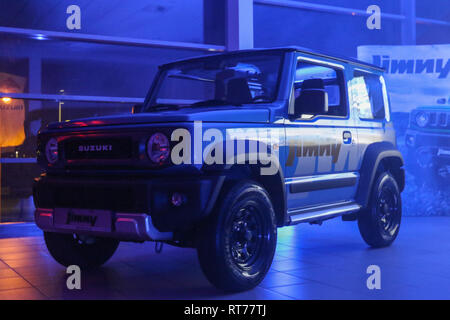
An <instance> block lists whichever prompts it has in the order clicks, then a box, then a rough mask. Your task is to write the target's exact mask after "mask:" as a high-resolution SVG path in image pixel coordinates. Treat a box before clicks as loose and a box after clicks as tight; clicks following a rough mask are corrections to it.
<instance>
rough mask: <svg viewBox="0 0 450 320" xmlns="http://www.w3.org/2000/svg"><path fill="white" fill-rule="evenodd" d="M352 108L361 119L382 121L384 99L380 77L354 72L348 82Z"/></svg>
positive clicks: (383, 116)
mask: <svg viewBox="0 0 450 320" xmlns="http://www.w3.org/2000/svg"><path fill="white" fill-rule="evenodd" d="M350 92H351V96H352V104H353V107H355V108H357V109H358V111H359V117H360V118H361V119H384V118H385V101H384V100H385V99H384V95H383V84H382V82H381V80H380V76H378V75H375V74H370V73H366V72H360V71H355V73H354V77H353V79H352V80H351V81H350Z"/></svg>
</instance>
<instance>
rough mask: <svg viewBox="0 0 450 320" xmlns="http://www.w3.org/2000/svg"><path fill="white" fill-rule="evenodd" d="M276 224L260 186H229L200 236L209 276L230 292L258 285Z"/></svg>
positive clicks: (265, 268)
mask: <svg viewBox="0 0 450 320" xmlns="http://www.w3.org/2000/svg"><path fill="white" fill-rule="evenodd" d="M276 228H277V227H276V223H275V212H274V210H273V207H272V203H271V201H270V198H269V196H268V194H267V192H266V191H265V190H264V189H263V188H262V187H261V186H259V185H257V184H255V183H251V182H249V183H239V184H237V185H235V186H234V187H232V188H231V190H230V191H229V192H228V193H227V194H226V196H225V198H224V199H223V201H221V204H220V205H219V207H218V208H217V210H216V212H215V213H214V214H213V215H212V216H211V218H210V219H209V221H208V222H207V223H206V224H205V225H204V226H203V230H202V232H201V236H200V239H199V243H198V257H199V261H200V265H201V267H202V270H203V272H204V273H205V275H206V277H207V278H208V280H209V281H210V282H211V283H212V284H213V285H215V286H216V287H218V288H220V289H222V290H225V291H231V292H237V291H244V290H249V289H252V288H254V287H255V286H257V285H258V284H259V283H260V282H261V281H262V280H263V279H264V277H265V275H266V273H267V271H268V270H269V268H270V266H271V264H272V260H273V255H274V253H275V247H276V241H277V229H276Z"/></svg>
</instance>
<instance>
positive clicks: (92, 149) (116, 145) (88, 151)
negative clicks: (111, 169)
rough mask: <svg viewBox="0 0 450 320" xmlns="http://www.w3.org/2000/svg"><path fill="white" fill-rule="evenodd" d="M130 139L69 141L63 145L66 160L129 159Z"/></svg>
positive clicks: (130, 150)
mask: <svg viewBox="0 0 450 320" xmlns="http://www.w3.org/2000/svg"><path fill="white" fill-rule="evenodd" d="M132 149H133V148H132V141H131V138H102V139H70V140H68V141H67V142H65V144H64V154H65V158H66V160H85V159H90V160H109V159H129V158H131V156H132Z"/></svg>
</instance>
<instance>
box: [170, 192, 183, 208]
mask: <svg viewBox="0 0 450 320" xmlns="http://www.w3.org/2000/svg"><path fill="white" fill-rule="evenodd" d="M185 200H186V197H185V196H184V195H183V194H181V193H178V192H175V193H173V194H172V197H171V201H172V204H173V205H174V206H175V207H179V206H181V205H182V204H183V203H184V202H185Z"/></svg>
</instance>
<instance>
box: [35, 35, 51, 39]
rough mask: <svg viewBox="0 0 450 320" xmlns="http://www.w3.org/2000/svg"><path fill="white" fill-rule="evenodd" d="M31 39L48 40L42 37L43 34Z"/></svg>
mask: <svg viewBox="0 0 450 320" xmlns="http://www.w3.org/2000/svg"><path fill="white" fill-rule="evenodd" d="M33 39H36V40H47V39H48V38H47V37H46V36H44V35H43V34H36V35H34V36H33Z"/></svg>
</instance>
